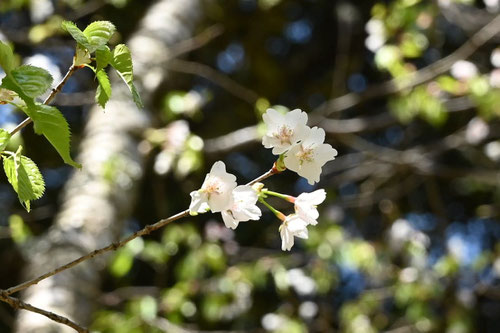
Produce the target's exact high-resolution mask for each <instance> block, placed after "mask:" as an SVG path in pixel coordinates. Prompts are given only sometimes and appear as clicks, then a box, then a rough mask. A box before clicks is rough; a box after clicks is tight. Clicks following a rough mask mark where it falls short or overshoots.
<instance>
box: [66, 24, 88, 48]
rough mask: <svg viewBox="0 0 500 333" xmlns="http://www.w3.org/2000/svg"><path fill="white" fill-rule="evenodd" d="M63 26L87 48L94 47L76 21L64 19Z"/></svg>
mask: <svg viewBox="0 0 500 333" xmlns="http://www.w3.org/2000/svg"><path fill="white" fill-rule="evenodd" d="M61 26H62V28H63V29H64V30H65V31H67V32H68V33H69V34H70V35H71V37H73V39H74V40H76V42H77V43H78V44H80V45H82V46H84V47H85V48H86V49H89V51H90V49H91V48H92V45H91V44H90V42H89V40H88V39H87V37H86V36H85V35H84V34H83V32H82V31H81V30H80V29H79V28H78V27H77V26H76V24H75V23H73V22H71V21H63V22H62V23H61Z"/></svg>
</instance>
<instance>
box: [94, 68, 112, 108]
mask: <svg viewBox="0 0 500 333" xmlns="http://www.w3.org/2000/svg"><path fill="white" fill-rule="evenodd" d="M96 76H97V80H98V81H99V86H98V87H97V91H96V95H95V100H96V102H97V103H98V104H99V105H100V106H101V107H102V108H104V107H105V106H106V103H107V102H108V101H109V98H110V97H111V83H110V82H109V78H108V75H107V74H106V72H105V71H104V70H103V69H101V70H100V71H98V72H97V73H96Z"/></svg>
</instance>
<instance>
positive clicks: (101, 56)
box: [95, 46, 112, 71]
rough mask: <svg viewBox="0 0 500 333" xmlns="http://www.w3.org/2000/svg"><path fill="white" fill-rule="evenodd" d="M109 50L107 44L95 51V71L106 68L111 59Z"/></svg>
mask: <svg viewBox="0 0 500 333" xmlns="http://www.w3.org/2000/svg"><path fill="white" fill-rule="evenodd" d="M111 57H112V54H111V50H110V49H109V47H107V46H103V47H102V48H100V49H97V50H96V51H95V61H96V63H97V71H100V70H101V69H104V68H106V67H107V66H108V65H109V63H110V61H111Z"/></svg>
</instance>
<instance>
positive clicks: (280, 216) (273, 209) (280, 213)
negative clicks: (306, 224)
mask: <svg viewBox="0 0 500 333" xmlns="http://www.w3.org/2000/svg"><path fill="white" fill-rule="evenodd" d="M259 201H260V202H261V203H263V204H264V206H266V207H267V208H269V210H270V211H271V212H273V213H274V215H276V217H277V218H278V219H280V220H281V221H284V220H285V218H286V216H285V214H283V213H282V212H280V211H279V210H277V209H276V208H274V207H273V206H271V205H270V204H268V203H267V202H266V200H264V198H262V197H260V198H259Z"/></svg>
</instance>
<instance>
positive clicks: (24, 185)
mask: <svg viewBox="0 0 500 333" xmlns="http://www.w3.org/2000/svg"><path fill="white" fill-rule="evenodd" d="M3 168H4V170H5V174H6V175H7V179H8V180H9V183H10V184H11V185H12V187H13V188H14V191H16V193H17V195H18V197H19V201H20V202H21V204H23V206H24V207H25V208H26V210H27V211H28V212H29V211H30V201H31V200H36V199H39V198H40V197H41V196H42V195H43V192H44V191H45V183H44V181H43V177H42V174H41V173H40V170H38V167H37V166H36V164H35V162H33V161H32V160H31V159H30V158H28V157H26V156H22V155H21V147H20V149H18V151H17V152H16V154H15V155H12V156H9V157H8V158H4V159H3Z"/></svg>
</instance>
